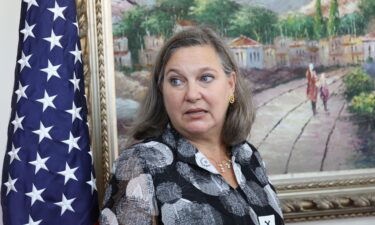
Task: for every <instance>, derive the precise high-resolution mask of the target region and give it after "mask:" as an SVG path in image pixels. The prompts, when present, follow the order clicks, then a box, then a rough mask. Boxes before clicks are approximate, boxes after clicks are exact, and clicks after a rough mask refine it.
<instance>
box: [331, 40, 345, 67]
mask: <svg viewBox="0 0 375 225" xmlns="http://www.w3.org/2000/svg"><path fill="white" fill-rule="evenodd" d="M328 49H329V61H328V64H329V65H330V66H336V65H337V66H343V65H345V62H344V58H343V56H344V48H343V45H342V38H341V37H340V36H336V37H331V38H329V45H328Z"/></svg>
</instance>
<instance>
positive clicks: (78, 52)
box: [69, 44, 82, 63]
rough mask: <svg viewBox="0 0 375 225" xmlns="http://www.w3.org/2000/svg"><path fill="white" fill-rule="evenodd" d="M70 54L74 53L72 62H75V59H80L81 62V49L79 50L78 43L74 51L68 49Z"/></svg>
mask: <svg viewBox="0 0 375 225" xmlns="http://www.w3.org/2000/svg"><path fill="white" fill-rule="evenodd" d="M69 52H70V54H72V55H74V63H76V62H77V61H80V62H81V63H82V59H81V54H82V51H80V50H79V49H78V45H77V44H76V48H75V50H74V51H69Z"/></svg>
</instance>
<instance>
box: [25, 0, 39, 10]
mask: <svg viewBox="0 0 375 225" xmlns="http://www.w3.org/2000/svg"><path fill="white" fill-rule="evenodd" d="M23 1H24V2H26V3H27V11H28V10H29V9H30V7H31V6H33V5H35V6H37V7H39V5H38V3H37V2H36V0H23Z"/></svg>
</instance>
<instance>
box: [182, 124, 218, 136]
mask: <svg viewBox="0 0 375 225" xmlns="http://www.w3.org/2000/svg"><path fill="white" fill-rule="evenodd" d="M212 127H213V126H212V125H210V124H207V123H204V122H201V121H195V122H190V123H189V124H186V126H185V130H186V131H187V132H188V133H190V134H191V135H201V134H206V133H207V132H209V131H210V130H211V128H212Z"/></svg>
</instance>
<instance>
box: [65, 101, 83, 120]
mask: <svg viewBox="0 0 375 225" xmlns="http://www.w3.org/2000/svg"><path fill="white" fill-rule="evenodd" d="M81 109H82V107H79V108H77V107H76V105H75V104H74V102H73V106H72V109H69V110H65V112H67V113H70V114H72V122H74V120H75V119H76V118H78V119H80V120H82V118H81V115H80V114H79V112H80V111H81Z"/></svg>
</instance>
